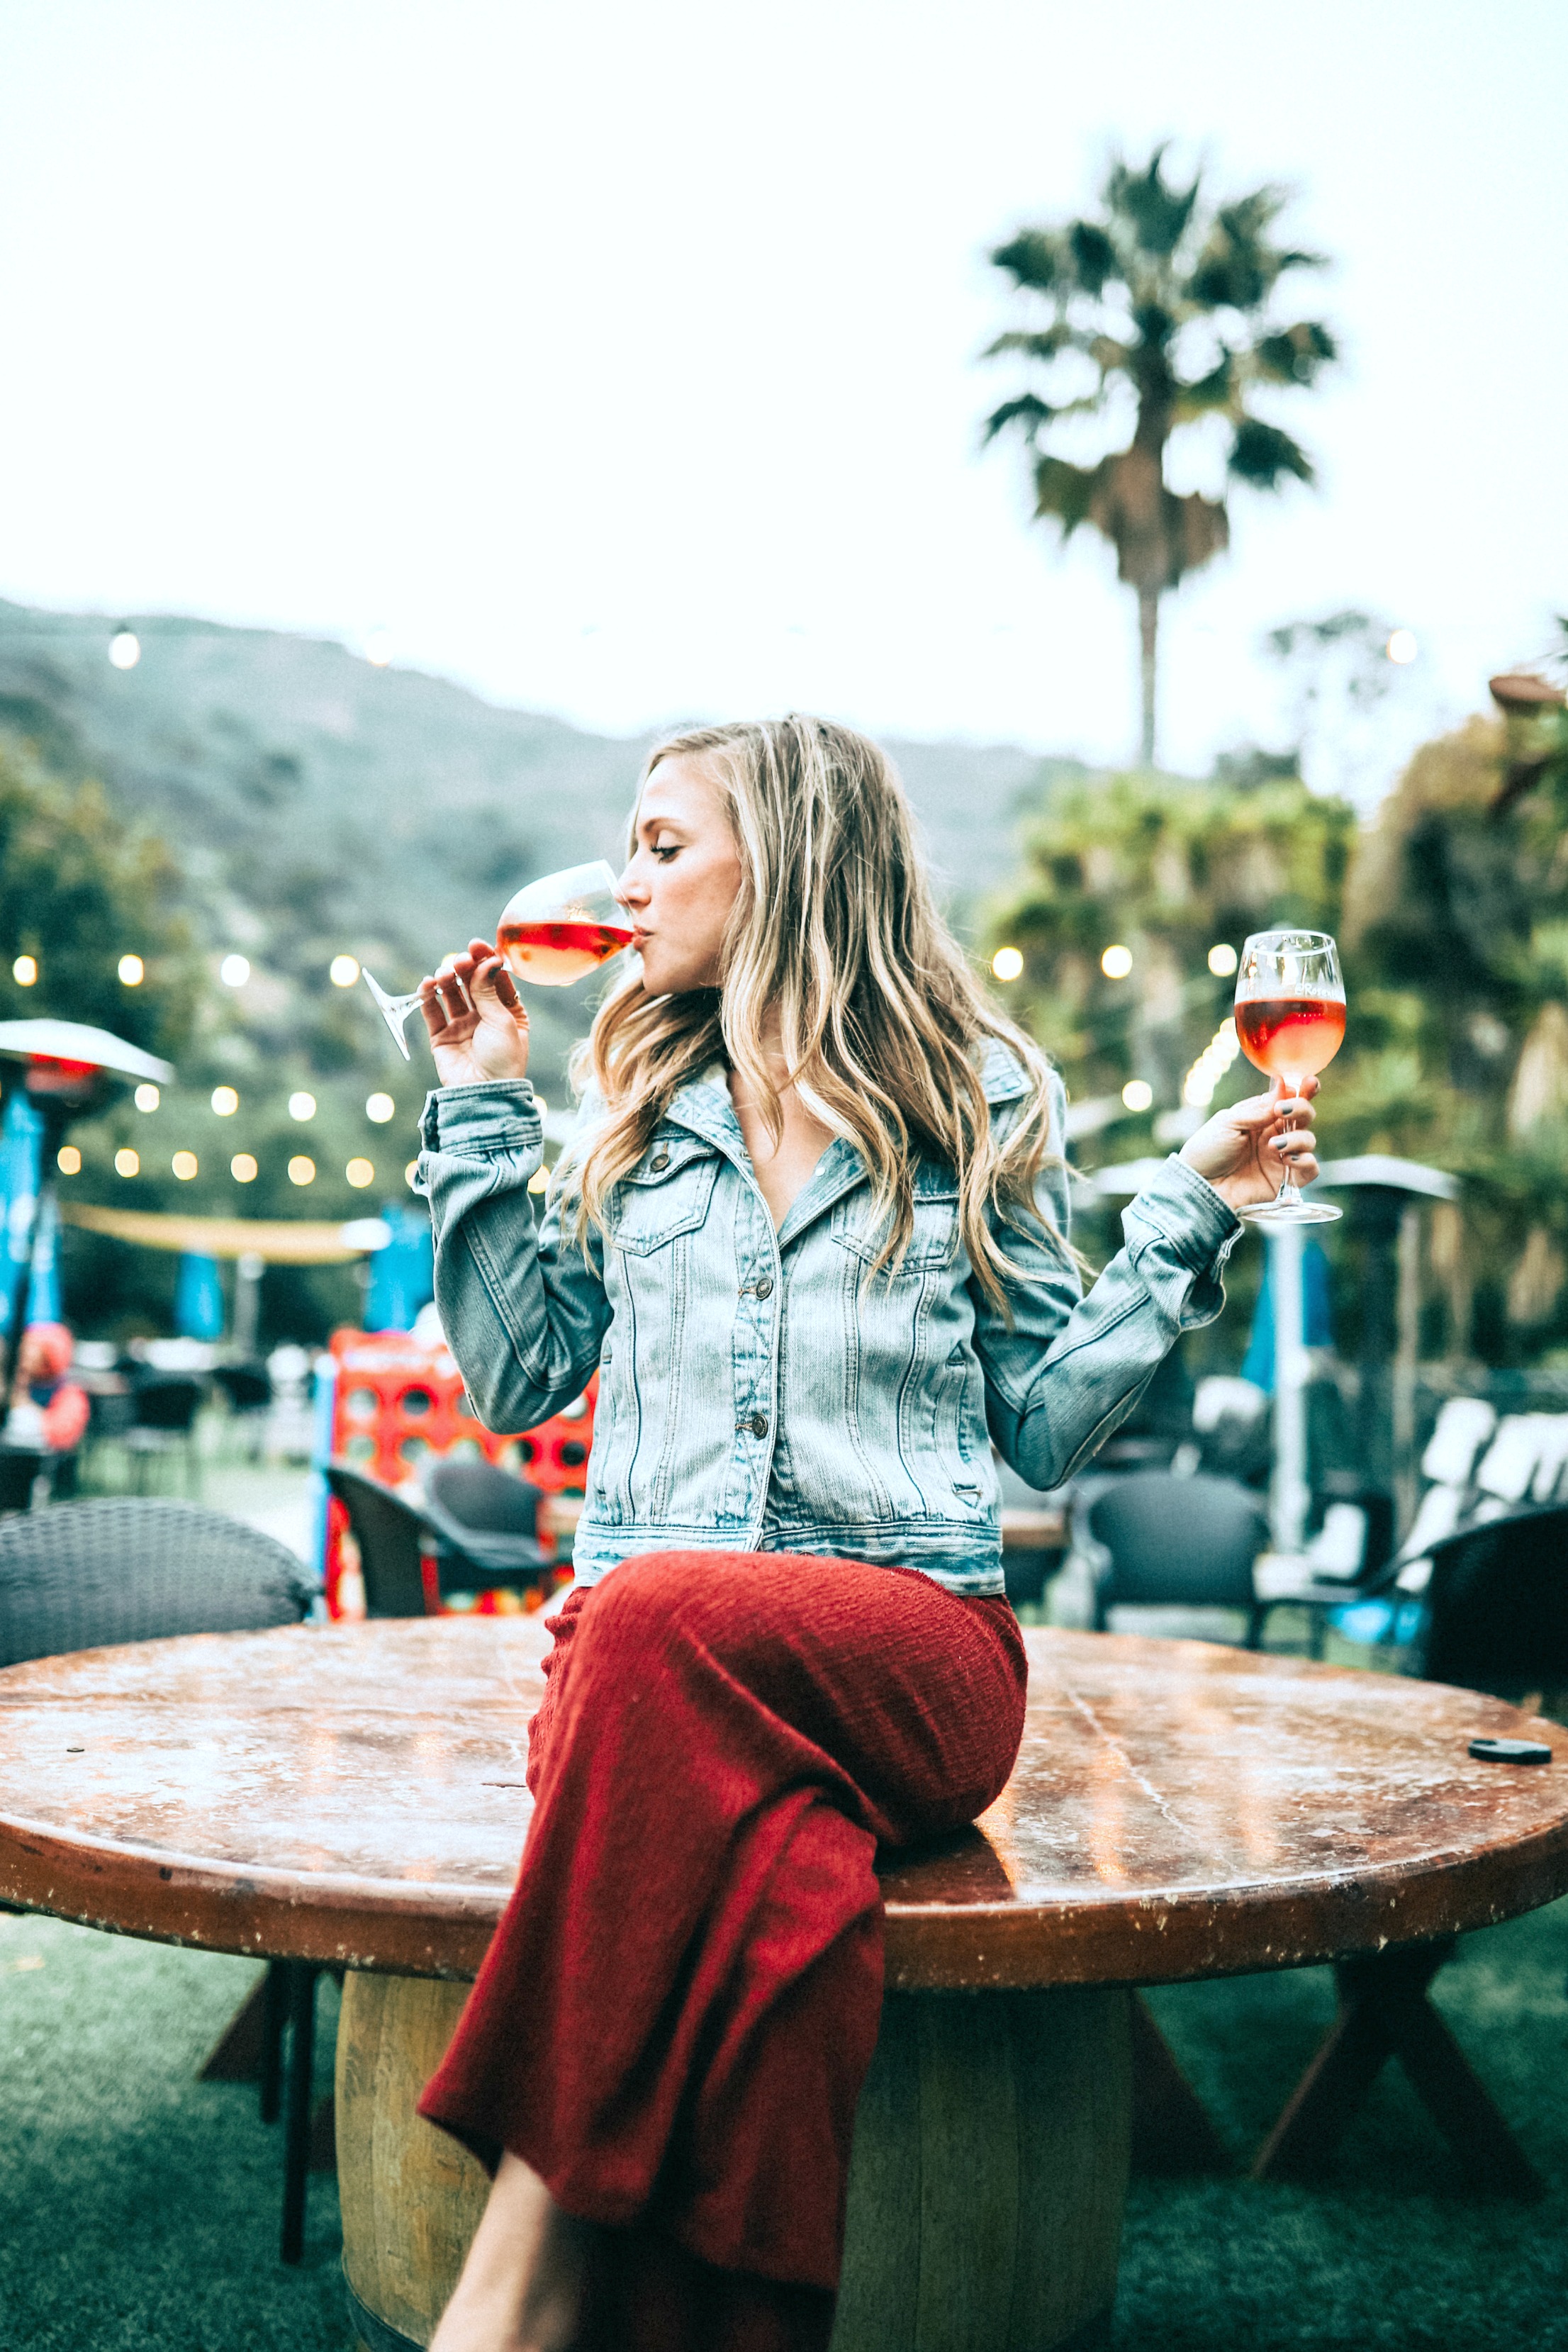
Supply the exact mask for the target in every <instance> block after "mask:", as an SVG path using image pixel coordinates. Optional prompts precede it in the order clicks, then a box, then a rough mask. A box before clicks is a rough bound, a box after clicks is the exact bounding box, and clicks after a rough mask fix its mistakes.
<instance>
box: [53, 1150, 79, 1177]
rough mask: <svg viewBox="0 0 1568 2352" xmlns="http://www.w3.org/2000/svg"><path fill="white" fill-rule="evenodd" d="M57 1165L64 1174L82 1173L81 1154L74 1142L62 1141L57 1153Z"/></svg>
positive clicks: (75, 1174) (74, 1174)
mask: <svg viewBox="0 0 1568 2352" xmlns="http://www.w3.org/2000/svg"><path fill="white" fill-rule="evenodd" d="M55 1166H56V1167H57V1168H58V1170H59V1171H60V1174H61V1175H62V1176H79V1175H80V1174H81V1154H80V1152H79V1150H77V1148H76V1146H75V1144H74V1143H62V1144H61V1146H60V1148H59V1150H58V1151H57V1152H56V1154H55Z"/></svg>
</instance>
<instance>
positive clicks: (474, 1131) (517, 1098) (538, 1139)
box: [416, 1079, 610, 1430]
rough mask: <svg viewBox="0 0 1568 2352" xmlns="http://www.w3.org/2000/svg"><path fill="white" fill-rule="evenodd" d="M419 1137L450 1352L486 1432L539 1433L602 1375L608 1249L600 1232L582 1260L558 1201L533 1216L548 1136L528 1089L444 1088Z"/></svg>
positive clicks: (429, 1107)
mask: <svg viewBox="0 0 1568 2352" xmlns="http://www.w3.org/2000/svg"><path fill="white" fill-rule="evenodd" d="M591 1116H592V1112H591V1109H590V1106H589V1105H587V1104H584V1120H586V1119H587V1118H590V1117H591ZM582 1123H583V1121H580V1122H579V1124H580V1125H581V1124H582ZM420 1138H421V1141H422V1144H423V1147H424V1148H423V1150H421V1152H420V1154H419V1165H418V1171H417V1173H416V1190H417V1191H419V1192H423V1193H424V1194H425V1195H426V1198H427V1199H428V1201H429V1202H430V1222H431V1225H432V1228H433V1232H434V1237H435V1244H436V1304H437V1307H438V1308H439V1310H440V1316H441V1326H442V1328H443V1330H444V1331H445V1332H446V1334H447V1344H448V1346H449V1347H450V1349H451V1350H452V1353H453V1355H454V1356H455V1357H456V1358H457V1360H458V1364H459V1366H460V1367H461V1369H462V1374H463V1378H464V1381H466V1382H467V1384H468V1394H469V1396H470V1398H471V1399H472V1400H473V1404H474V1410H475V1411H476V1412H477V1413H478V1414H479V1419H480V1421H482V1422H483V1423H484V1424H485V1426H486V1428H487V1429H495V1430H517V1429H532V1428H534V1427H536V1426H537V1424H538V1423H540V1422H542V1421H545V1420H547V1419H548V1418H549V1416H550V1415H551V1414H552V1412H559V1411H560V1409H561V1407H562V1406H563V1404H570V1403H571V1402H572V1401H573V1399H574V1397H579V1396H581V1395H582V1393H583V1391H584V1388H585V1387H586V1386H587V1383H588V1381H589V1379H590V1378H591V1377H592V1375H593V1373H594V1371H595V1369H596V1367H597V1365H598V1361H599V1349H600V1344H601V1342H602V1340H603V1339H604V1336H605V1326H606V1325H607V1323H608V1322H609V1319H610V1310H609V1306H608V1303H607V1301H606V1299H605V1278H604V1256H603V1248H604V1245H603V1243H602V1241H601V1240H600V1238H599V1235H598V1233H597V1230H596V1228H595V1227H594V1226H592V1225H590V1227H589V1229H588V1244H587V1252H586V1255H584V1247H583V1244H582V1243H581V1242H580V1241H578V1239H577V1238H576V1235H575V1234H574V1233H573V1232H572V1231H571V1230H570V1225H568V1229H567V1230H566V1231H565V1232H563V1230H562V1207H563V1198H562V1192H559V1191H554V1192H552V1193H551V1194H549V1195H547V1196H546V1202H547V1204H546V1205H545V1206H544V1208H543V1213H542V1216H538V1217H536V1215H535V1206H534V1204H535V1202H536V1200H538V1199H539V1195H537V1194H531V1193H530V1192H529V1189H528V1182H529V1179H530V1177H531V1176H532V1175H533V1174H534V1173H535V1171H537V1170H538V1169H539V1168H540V1166H541V1165H542V1161H543V1157H544V1133H543V1128H542V1123H541V1120H540V1115H539V1106H538V1104H537V1102H536V1101H535V1100H534V1096H533V1089H532V1087H531V1086H530V1085H529V1084H528V1081H527V1080H526V1079H521V1080H519V1081H518V1083H517V1084H515V1085H513V1084H510V1083H506V1082H497V1083H494V1084H492V1085H489V1086H471V1087H437V1089H436V1091H435V1092H434V1093H432V1094H431V1095H429V1096H428V1097H426V1104H425V1111H424V1116H423V1118H422V1119H421V1121H420ZM568 1198H569V1196H568Z"/></svg>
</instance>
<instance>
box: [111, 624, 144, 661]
mask: <svg viewBox="0 0 1568 2352" xmlns="http://www.w3.org/2000/svg"><path fill="white" fill-rule="evenodd" d="M109 658H110V661H111V662H112V663H113V665H114V667H115V668H116V669H134V668H135V667H136V665H137V663H138V662H139V661H140V660H141V658H142V640H141V638H140V637H139V636H138V635H137V634H136V632H135V630H134V629H116V630H115V632H114V635H112V636H111V637H110V640H109Z"/></svg>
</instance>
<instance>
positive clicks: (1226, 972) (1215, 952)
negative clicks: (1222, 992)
mask: <svg viewBox="0 0 1568 2352" xmlns="http://www.w3.org/2000/svg"><path fill="white" fill-rule="evenodd" d="M1209 970H1210V971H1212V972H1213V974H1214V976H1215V979H1216V980H1228V979H1229V978H1230V976H1231V973H1232V972H1233V971H1235V970H1236V950H1235V949H1234V948H1233V947H1232V946H1231V945H1230V944H1229V942H1228V941H1227V940H1220V942H1219V944H1218V945H1217V946H1216V947H1212V948H1210V950H1209Z"/></svg>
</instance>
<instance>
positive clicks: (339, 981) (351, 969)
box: [327, 955, 359, 988]
mask: <svg viewBox="0 0 1568 2352" xmlns="http://www.w3.org/2000/svg"><path fill="white" fill-rule="evenodd" d="M327 976H328V978H329V979H330V980H331V983H332V986H333V987H334V988H352V987H353V984H354V982H355V981H356V980H357V979H358V978H359V961H358V959H357V958H356V957H354V956H351V955H337V956H334V957H333V958H332V960H331V963H330V964H329V965H328V967H327Z"/></svg>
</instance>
